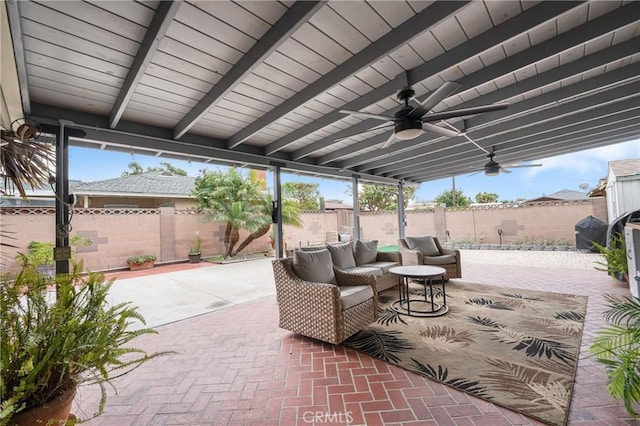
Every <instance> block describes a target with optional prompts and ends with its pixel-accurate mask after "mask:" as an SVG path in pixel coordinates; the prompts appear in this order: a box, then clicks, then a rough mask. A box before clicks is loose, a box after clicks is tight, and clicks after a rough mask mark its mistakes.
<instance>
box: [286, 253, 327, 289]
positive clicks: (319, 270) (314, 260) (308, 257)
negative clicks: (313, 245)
mask: <svg viewBox="0 0 640 426" xmlns="http://www.w3.org/2000/svg"><path fill="white" fill-rule="evenodd" d="M293 271H294V272H295V273H296V275H297V276H299V277H300V278H302V279H303V280H305V281H311V282H314V283H329V284H336V276H335V274H334V273H333V264H332V263H331V253H329V250H327V249H322V250H314V251H302V250H295V251H294V252H293Z"/></svg>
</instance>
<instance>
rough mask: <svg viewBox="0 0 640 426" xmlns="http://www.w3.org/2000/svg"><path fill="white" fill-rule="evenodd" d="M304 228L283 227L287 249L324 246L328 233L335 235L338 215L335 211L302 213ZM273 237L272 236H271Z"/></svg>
mask: <svg viewBox="0 0 640 426" xmlns="http://www.w3.org/2000/svg"><path fill="white" fill-rule="evenodd" d="M300 216H301V220H302V223H303V226H304V227H303V228H296V227H293V226H291V225H283V227H282V229H283V231H284V235H283V241H284V244H285V247H286V248H290V249H291V248H295V247H299V246H301V245H302V246H307V245H316V244H324V243H325V242H326V240H327V232H331V233H335V232H336V231H338V229H337V220H338V215H337V213H336V212H335V211H324V212H322V211H319V212H302V213H301V215H300ZM269 235H271V234H269Z"/></svg>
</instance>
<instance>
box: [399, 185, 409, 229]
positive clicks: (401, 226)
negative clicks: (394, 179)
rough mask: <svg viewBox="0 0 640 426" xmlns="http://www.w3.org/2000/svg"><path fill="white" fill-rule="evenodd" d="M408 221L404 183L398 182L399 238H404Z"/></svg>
mask: <svg viewBox="0 0 640 426" xmlns="http://www.w3.org/2000/svg"><path fill="white" fill-rule="evenodd" d="M405 226H407V220H406V216H405V211H404V182H402V181H400V182H398V238H404V227H405Z"/></svg>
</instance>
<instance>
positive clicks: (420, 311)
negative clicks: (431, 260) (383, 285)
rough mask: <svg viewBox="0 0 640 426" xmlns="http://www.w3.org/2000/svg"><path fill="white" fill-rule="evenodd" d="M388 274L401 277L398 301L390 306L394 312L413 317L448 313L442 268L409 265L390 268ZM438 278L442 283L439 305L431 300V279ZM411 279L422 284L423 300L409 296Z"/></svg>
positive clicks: (437, 315) (436, 315)
mask: <svg viewBox="0 0 640 426" xmlns="http://www.w3.org/2000/svg"><path fill="white" fill-rule="evenodd" d="M389 272H391V273H392V274H394V275H399V276H401V277H402V284H400V285H399V286H398V294H399V297H398V300H396V301H395V302H393V303H392V304H391V308H392V309H393V310H394V311H396V312H398V313H400V314H403V315H409V316H413V317H439V316H442V315H444V314H446V313H447V312H449V306H447V294H446V292H445V276H444V275H445V273H446V271H445V270H444V268H441V267H439V266H427V265H409V266H396V267H393V268H390V269H389ZM438 277H439V278H440V282H441V283H442V303H441V304H440V303H436V302H435V301H434V300H433V279H434V278H438ZM412 279H415V280H420V281H422V283H423V284H424V300H422V299H412V298H411V296H410V295H409V281H410V280H412ZM427 286H429V295H430V298H429V299H427ZM412 303H413V305H414V307H413V308H412V307H411V304H412ZM416 305H417V306H416ZM425 305H426V306H425Z"/></svg>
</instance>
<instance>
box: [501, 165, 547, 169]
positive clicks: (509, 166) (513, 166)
mask: <svg viewBox="0 0 640 426" xmlns="http://www.w3.org/2000/svg"><path fill="white" fill-rule="evenodd" d="M505 167H508V168H510V169H517V168H521V167H542V164H509V165H508V166H505Z"/></svg>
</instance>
